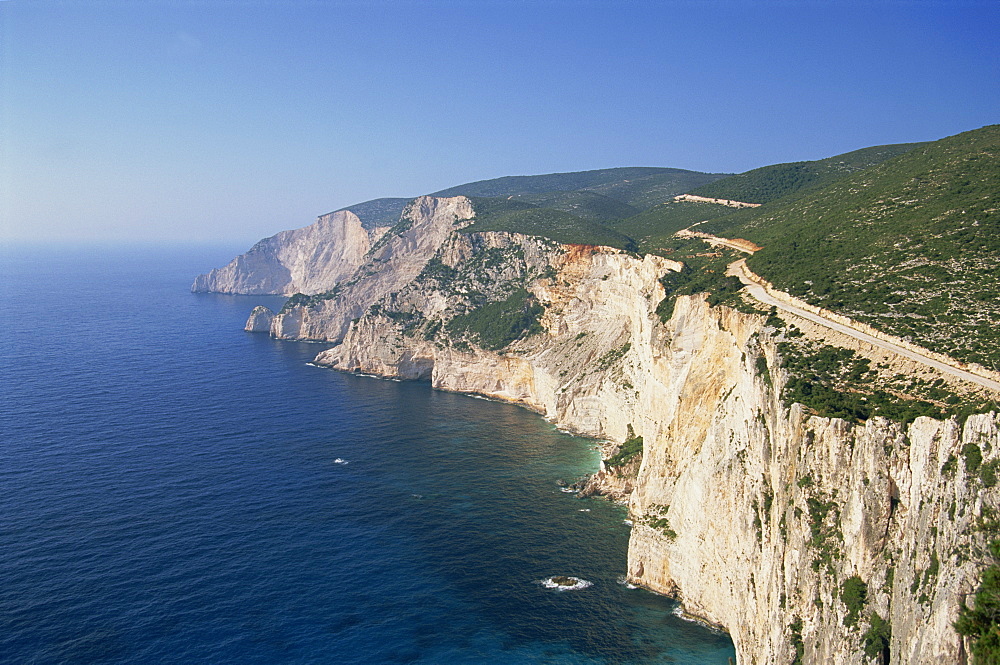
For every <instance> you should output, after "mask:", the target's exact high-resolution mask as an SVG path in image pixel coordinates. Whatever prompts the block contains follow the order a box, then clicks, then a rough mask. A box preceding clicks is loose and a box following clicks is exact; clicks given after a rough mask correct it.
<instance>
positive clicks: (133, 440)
mask: <svg viewBox="0 0 1000 665" xmlns="http://www.w3.org/2000/svg"><path fill="white" fill-rule="evenodd" d="M236 249H237V248H217V249H212V248H172V249H171V248H166V249H165V248H155V249H154V248H140V249H135V248H131V249H128V248H110V247H109V248H102V249H101V250H100V251H97V252H95V251H93V250H91V249H87V250H86V251H83V250H75V249H67V248H63V249H60V250H58V251H53V250H47V251H45V252H40V251H37V250H36V249H30V248H15V249H10V248H8V249H6V250H4V252H3V254H2V259H3V260H2V262H0V279H2V284H3V287H2V288H3V291H2V298H3V301H2V303H0V304H2V311H3V313H4V315H3V316H4V318H3V320H4V328H5V335H4V338H3V340H2V342H0V344H2V345H0V359H2V363H3V365H2V372H0V380H2V382H3V385H2V386H0V389H2V395H3V397H2V400H3V405H2V406H3V408H2V409H0V432H2V449H3V453H2V464H0V489H2V491H0V571H2V575H3V582H2V584H0V661H2V662H4V663H38V664H41V663H420V664H431V663H434V664H437V663H510V664H514V663H594V664H598V663H623V664H625V663H692V664H693V663H698V664H712V663H721V664H724V663H726V662H727V658H728V657H730V656H733V651H732V644H731V642H730V641H729V639H728V637H726V636H724V635H720V634H718V633H713V632H711V631H708V630H706V629H704V628H701V627H699V626H697V625H694V624H691V623H688V622H685V621H682V620H680V619H678V618H677V617H675V616H674V615H673V614H672V610H673V603H672V602H671V601H669V600H666V599H663V598H660V597H657V596H655V595H653V594H650V593H648V592H645V591H642V590H638V589H629V588H627V587H625V586H623V585H622V584H620V583H619V579H620V576H621V575H622V574H623V573H624V572H625V558H626V557H625V553H626V546H627V541H628V527H627V526H626V525H625V524H624V523H623V519H624V513H623V511H622V509H621V508H619V507H616V506H613V505H611V504H608V503H606V502H603V501H600V500H589V499H588V500H577V499H576V498H574V497H573V496H572V495H570V494H566V493H563V492H561V491H560V488H559V486H558V485H557V481H558V480H560V479H562V480H567V481H569V480H574V479H576V478H577V477H579V476H581V475H583V474H584V473H587V472H589V471H592V470H593V469H594V467H595V466H596V462H597V452H596V450H595V448H594V445H593V442H590V441H587V440H584V439H579V438H575V437H571V436H568V435H565V434H563V433H560V432H558V431H556V430H555V429H554V428H552V427H551V426H550V425H548V424H547V423H545V422H544V421H543V420H542V419H540V418H539V417H538V416H536V415H534V414H531V413H529V412H527V411H525V410H523V409H519V408H517V407H513V406H510V405H506V404H499V403H494V402H488V401H484V400H478V399H473V398H470V397H467V396H462V395H454V394H449V393H442V392H436V391H433V390H431V389H430V387H429V386H428V385H427V384H422V383H397V382H392V381H383V380H377V379H371V378H365V377H358V376H351V375H345V374H341V373H337V372H332V371H329V370H324V369H320V368H316V367H312V366H310V365H308V361H309V360H311V358H312V357H313V356H314V355H315V354H316V352H318V351H319V350H320V349H321V348H323V347H322V346H321V345H310V344H296V343H282V342H277V341H274V340H270V339H268V338H267V337H266V336H262V335H249V334H246V333H244V332H242V324H243V321H244V320H245V318H246V316H247V313H248V312H249V311H250V309H251V308H252V307H253V306H254V305H256V304H269V305H272V306H274V305H275V304H280V299H273V298H266V297H256V298H255V297H240V296H220V295H193V294H190V293H188V287H189V285H190V282H191V280H192V278H193V276H194V275H195V274H197V273H198V272H202V271H204V270H207V269H208V268H210V267H212V266H214V265H221V264H222V263H224V262H225V261H226V260H227V259H228V258H229V257H230V256H231V255H232V254H234V253H236V252H235V250H236ZM552 575H572V576H577V577H580V578H582V579H584V580H587V581H589V582H590V583H591V585H590V586H589V587H587V588H585V589H581V590H577V591H558V590H552V589H548V588H545V587H544V586H543V585H542V584H540V581H541V580H543V579H545V578H546V577H549V576H552Z"/></svg>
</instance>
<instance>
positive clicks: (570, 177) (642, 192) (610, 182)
mask: <svg viewBox="0 0 1000 665" xmlns="http://www.w3.org/2000/svg"><path fill="white" fill-rule="evenodd" d="M724 175H725V174H720V173H700V172H698V171H685V170H684V169H671V168H657V167H624V168H615V169H598V170H594V171H574V172H570V173H549V174H546V175H531V176H506V177H503V178H494V179H492V180H479V181H477V182H469V183H465V184H464V185H458V186H456V187H449V188H448V189H442V190H441V191H439V192H435V193H434V194H433V196H469V197H473V196H478V197H500V196H502V197H508V196H519V195H529V194H548V193H551V192H574V191H578V190H587V191H591V192H594V193H596V194H600V195H603V196H606V197H609V198H612V199H615V200H617V201H621V202H623V203H625V204H628V205H631V206H635V207H638V208H648V207H649V206H652V205H655V204H656V203H659V202H661V201H665V200H666V199H668V198H670V197H671V196H674V195H676V194H682V193H684V192H686V191H688V190H691V189H693V188H695V187H698V186H700V185H704V184H707V183H709V182H712V181H713V180H717V179H718V178H721V177H724Z"/></svg>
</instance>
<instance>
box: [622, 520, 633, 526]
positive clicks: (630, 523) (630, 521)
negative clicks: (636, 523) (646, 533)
mask: <svg viewBox="0 0 1000 665" xmlns="http://www.w3.org/2000/svg"><path fill="white" fill-rule="evenodd" d="M622 522H624V523H625V524H627V525H628V526H632V520H622Z"/></svg>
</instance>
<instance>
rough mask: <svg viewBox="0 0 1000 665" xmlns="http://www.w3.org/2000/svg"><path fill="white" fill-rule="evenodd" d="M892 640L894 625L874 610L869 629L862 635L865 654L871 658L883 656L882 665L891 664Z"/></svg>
mask: <svg viewBox="0 0 1000 665" xmlns="http://www.w3.org/2000/svg"><path fill="white" fill-rule="evenodd" d="M890 642H892V626H891V625H889V622H888V621H886V620H885V619H883V618H882V617H881V616H879V614H878V613H877V612H872V615H871V618H870V619H869V620H868V630H866V631H865V632H864V634H863V635H862V636H861V643H862V644H863V645H864V650H865V656H867V657H868V658H869V659H871V658H878V657H881V661H880V662H881V663H882V665H889V643H890Z"/></svg>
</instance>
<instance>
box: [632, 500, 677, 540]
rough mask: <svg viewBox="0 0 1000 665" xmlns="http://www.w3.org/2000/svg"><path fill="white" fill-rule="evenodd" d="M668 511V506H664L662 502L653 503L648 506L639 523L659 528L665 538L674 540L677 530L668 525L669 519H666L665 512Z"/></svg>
mask: <svg viewBox="0 0 1000 665" xmlns="http://www.w3.org/2000/svg"><path fill="white" fill-rule="evenodd" d="M669 511H670V506H664V505H662V504H654V505H652V506H650V507H649V509H648V510H647V511H646V514H645V515H644V516H643V518H642V522H641V524H645V525H646V526H648V527H650V528H653V529H657V530H659V532H660V533H662V534H663V535H664V536H666V537H667V540H671V541H672V540H675V539H676V538H677V532H676V531H674V530H673V529H672V528H671V527H670V520H669V519H667V513H668V512H669Z"/></svg>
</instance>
